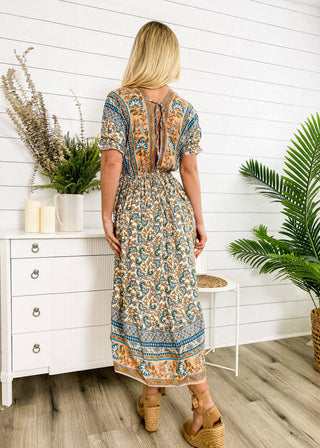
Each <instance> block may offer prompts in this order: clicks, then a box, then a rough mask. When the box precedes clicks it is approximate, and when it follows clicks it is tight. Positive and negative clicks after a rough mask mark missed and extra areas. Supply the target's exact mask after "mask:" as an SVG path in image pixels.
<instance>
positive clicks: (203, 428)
mask: <svg viewBox="0 0 320 448" xmlns="http://www.w3.org/2000/svg"><path fill="white" fill-rule="evenodd" d="M179 76H180V53H179V44H178V41H177V38H176V36H175V34H174V33H173V32H172V30H171V29H170V28H169V27H168V26H166V25H164V24H162V23H160V22H157V21H151V22H148V23H146V24H145V25H144V26H143V27H142V28H141V29H140V30H139V32H138V34H137V36H136V38H135V41H134V44H133V48H132V51H131V55H130V58H129V62H128V65H127V68H126V70H125V74H124V77H123V81H122V84H121V87H120V88H118V89H115V90H112V91H111V92H109V94H108V95H107V98H106V101H105V104H104V109H103V116H102V126H101V138H100V141H99V149H100V151H101V194H102V196H101V200H102V220H103V226H104V231H105V235H106V239H107V241H108V242H109V244H110V247H111V248H112V250H113V251H114V254H115V259H114V278H113V296H112V314H111V333H110V338H111V343H112V356H113V363H114V369H115V371H116V372H118V373H122V374H124V375H127V376H129V377H131V378H134V379H136V380H138V381H140V382H142V383H143V384H144V386H143V392H142V394H141V395H140V397H139V399H138V402H137V411H138V413H139V414H140V415H141V417H143V418H144V423H145V428H146V429H147V430H148V431H154V430H156V429H157V428H158V422H159V411H160V395H161V394H162V395H165V393H166V392H165V386H184V385H187V386H188V387H189V391H190V393H191V397H192V410H194V415H193V420H191V419H190V420H186V421H185V422H184V424H183V428H182V431H183V435H184V437H185V439H186V440H187V441H188V442H189V443H190V444H191V445H193V446H196V447H202V446H206V447H222V446H224V425H223V423H222V422H221V415H220V413H219V411H218V409H217V407H216V406H215V404H214V403H213V401H212V398H211V396H210V393H209V390H208V385H207V381H206V369H205V354H204V322H203V315H202V309H201V306H200V303H199V298H198V289H197V278H196V270H195V258H196V257H197V256H199V254H200V253H201V251H202V250H203V248H204V246H205V244H206V241H207V236H206V232H205V228H204V224H203V217H202V210H201V198H200V183H199V176H198V171H197V162H196V154H198V153H199V152H200V151H202V149H201V147H200V146H199V140H200V137H201V128H200V125H199V119H198V114H197V112H196V110H195V108H194V107H193V106H192V105H191V104H190V103H189V102H188V101H187V100H185V99H183V98H181V97H180V96H179V94H178V93H176V92H175V91H174V90H172V89H171V88H170V87H169V86H168V84H167V83H168V82H172V81H176V80H178V79H179ZM178 167H179V169H180V175H181V179H182V183H183V187H182V185H181V183H180V182H178V180H176V178H175V177H174V176H173V175H172V171H174V170H177V169H178ZM112 213H113V217H114V220H112ZM196 239H198V241H196ZM195 249H196V251H194V250H195Z"/></svg>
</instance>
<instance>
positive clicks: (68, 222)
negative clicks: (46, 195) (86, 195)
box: [53, 193, 83, 232]
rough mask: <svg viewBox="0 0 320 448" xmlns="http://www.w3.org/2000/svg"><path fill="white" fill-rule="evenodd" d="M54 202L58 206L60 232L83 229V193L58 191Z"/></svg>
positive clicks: (57, 215)
mask: <svg viewBox="0 0 320 448" xmlns="http://www.w3.org/2000/svg"><path fill="white" fill-rule="evenodd" d="M58 203H59V204H60V205H59V207H58ZM53 204H54V206H55V208H56V217H57V220H58V224H59V226H58V227H59V231H60V232H81V231H82V230H83V194H61V193H57V194H55V195H54V197H53ZM58 208H59V211H58Z"/></svg>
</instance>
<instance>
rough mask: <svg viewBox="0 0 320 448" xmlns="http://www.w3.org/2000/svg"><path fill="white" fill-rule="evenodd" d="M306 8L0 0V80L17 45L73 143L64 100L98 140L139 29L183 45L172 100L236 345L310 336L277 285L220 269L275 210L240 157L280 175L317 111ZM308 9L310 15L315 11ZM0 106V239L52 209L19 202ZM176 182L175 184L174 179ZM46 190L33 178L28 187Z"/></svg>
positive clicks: (91, 201) (318, 36)
mask: <svg viewBox="0 0 320 448" xmlns="http://www.w3.org/2000/svg"><path fill="white" fill-rule="evenodd" d="M317 3H319V7H320V0H319V2H316V0H312V2H311V1H310V2H309V4H308V2H298V1H291V2H290V1H284V0H265V1H262V0H261V1H258V0H228V1H225V0H224V1H222V0H201V1H200V0H198V1H197V0H182V1H178V0H177V1H176V0H168V1H164V0H152V1H151V0H136V1H135V2H131V1H129V0H108V2H106V1H104V0H86V1H83V0H74V1H71V0H70V1H69V0H62V1H59V0H47V1H45V2H43V1H41V0H30V1H29V2H25V1H22V0H15V1H14V2H5V1H4V0H1V1H0V20H1V35H0V48H1V52H0V71H1V73H2V74H3V73H5V72H6V71H7V69H8V68H9V67H10V66H13V65H16V62H17V61H16V59H15V57H14V53H13V49H14V48H16V49H17V50H18V51H19V52H20V53H22V52H23V51H24V50H25V49H26V48H27V47H28V46H30V45H32V46H33V47H34V48H35V49H34V50H33V51H32V52H31V54H30V55H29V59H28V61H29V62H28V63H29V66H30V72H31V75H32V78H33V81H34V82H35V84H36V86H37V88H38V89H39V90H41V91H42V92H43V94H44V98H45V102H46V105H47V107H48V110H49V111H50V112H51V113H55V114H56V115H57V116H58V118H59V121H60V123H61V125H62V127H63V130H64V131H65V132H67V130H70V132H71V134H72V133H75V132H77V133H78V132H79V122H78V112H77V108H76V106H75V103H74V98H73V96H72V93H71V90H70V89H71V88H72V89H73V90H74V91H75V93H76V94H77V96H78V97H79V99H80V101H81V103H82V111H83V114H84V117H85V125H86V135H88V136H95V135H97V134H98V133H99V131H100V122H101V114H102V108H103V104H104V100H105V96H106V93H107V92H108V91H110V90H111V89H112V88H116V87H118V86H119V85H120V80H121V76H122V74H123V71H124V68H125V66H126V62H127V58H128V56H129V52H130V49H131V46H132V43H133V40H134V37H135V35H136V33H137V31H138V29H139V28H140V27H141V26H142V25H143V24H144V23H146V22H147V21H149V20H160V21H163V22H164V23H166V24H168V25H169V26H170V27H171V28H172V29H173V30H174V32H175V33H176V34H177V36H178V39H179V42H180V45H181V59H182V76H181V80H180V81H179V83H176V84H172V85H171V87H172V88H173V89H174V90H176V91H177V92H179V93H180V95H181V96H183V97H184V98H186V99H188V100H189V101H191V102H192V103H193V104H194V106H195V107H196V109H197V110H198V112H199V116H200V123H201V125H202V129H203V139H202V147H203V153H201V155H200V156H198V165H199V171H200V176H201V189H202V204H203V211H204V216H205V223H206V228H207V233H208V243H207V247H206V250H207V265H208V268H209V270H210V272H212V273H215V274H217V275H221V276H223V275H228V276H231V277H234V278H235V279H237V280H238V281H239V283H240V286H241V338H240V340H241V342H242V343H244V342H253V341H256V340H264V339H274V338H280V337H285V336H290V335H296V334H304V333H308V332H310V318H309V313H310V310H311V308H312V303H311V301H310V299H309V298H308V296H306V294H304V293H302V292H301V291H300V290H298V289H297V288H295V287H293V286H292V285H290V284H289V283H288V282H279V281H274V279H273V278H272V277H271V276H267V275H264V276H259V275H257V273H255V272H253V271H252V270H251V269H250V268H249V267H247V266H246V265H243V264H240V263H238V262H236V261H234V260H232V259H231V257H230V256H229V254H228V253H227V251H226V245H227V244H228V243H229V242H230V241H232V240H234V239H236V238H240V237H250V235H251V233H250V229H251V228H252V227H253V226H254V225H257V224H260V223H264V224H266V225H267V226H268V228H269V229H270V231H273V232H275V233H276V232H277V230H278V229H279V227H280V224H281V220H282V218H281V214H280V212H279V210H280V208H279V206H275V205H270V204H269V203H268V202H267V200H265V199H263V198H261V197H259V196H258V195H256V194H255V193H254V191H253V190H252V189H250V188H249V187H248V186H247V185H246V184H245V183H244V182H243V181H242V179H241V178H240V176H239V174H238V169H239V166H240V165H241V163H243V162H244V161H245V160H246V159H248V158H249V157H254V158H258V159H259V160H260V161H261V162H264V163H265V164H268V165H269V166H270V167H272V168H277V169H279V170H280V169H281V168H282V166H283V154H284V151H285V149H286V146H287V144H289V142H290V139H291V138H292V136H293V133H294V132H295V131H296V129H297V128H298V126H299V124H300V123H301V122H303V121H304V120H305V119H306V117H307V116H310V113H315V112H316V111H317V110H318V105H319V104H320V88H319V86H320V82H319V81H320V76H319V73H320V57H319V53H320V8H317V7H316V6H317ZM312 4H313V5H315V6H312ZM5 107H6V102H5V99H4V96H3V94H2V93H1V97H0V144H1V150H0V227H1V228H2V229H7V228H13V229H23V226H24V201H25V199H30V198H32V199H38V198H39V199H41V200H42V201H43V204H50V203H51V200H52V195H53V192H49V191H43V192H41V191H37V192H35V193H34V194H33V195H32V196H30V194H29V189H28V185H29V182H30V176H31V173H32V166H33V165H32V159H31V157H30V156H29V153H28V152H27V151H26V150H25V148H24V147H23V145H22V144H21V143H20V141H19V138H18V137H17V134H16V132H15V130H14V128H13V126H12V124H11V122H10V120H9V118H8V116H7V114H6V112H5ZM177 177H178V178H179V175H178V173H177ZM45 182H46V179H43V178H41V177H38V178H37V181H36V183H45ZM84 208H85V212H84V215H85V226H86V227H98V226H101V212H100V192H94V193H91V194H90V195H88V196H86V197H85V201H84ZM218 307H219V309H218V313H217V323H218V329H217V338H218V341H217V345H227V344H231V343H232V342H233V329H234V327H233V322H234V318H235V308H234V299H233V296H232V294H231V293H230V295H228V294H225V295H220V296H219V300H218Z"/></svg>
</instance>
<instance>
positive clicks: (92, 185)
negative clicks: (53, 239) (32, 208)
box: [33, 132, 101, 232]
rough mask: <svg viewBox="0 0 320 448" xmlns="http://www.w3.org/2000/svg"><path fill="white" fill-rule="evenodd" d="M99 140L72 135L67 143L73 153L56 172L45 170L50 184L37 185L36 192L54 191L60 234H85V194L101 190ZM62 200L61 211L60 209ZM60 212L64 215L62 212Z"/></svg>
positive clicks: (66, 156)
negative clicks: (78, 232) (98, 174)
mask: <svg viewBox="0 0 320 448" xmlns="http://www.w3.org/2000/svg"><path fill="white" fill-rule="evenodd" d="M98 140H99V136H97V137H96V138H95V139H88V138H87V139H84V137H83V135H82V136H81V137H79V136H78V135H76V136H75V137H73V138H71V137H70V136H69V132H68V133H67V134H66V135H65V136H64V141H65V145H66V147H67V148H68V149H69V152H68V153H66V154H65V155H64V159H63V160H62V161H61V162H59V163H57V164H56V167H55V169H54V171H53V172H50V171H47V170H43V171H41V173H40V174H43V175H44V176H46V177H48V178H49V180H50V182H49V183H48V184H45V185H35V186H34V187H33V188H34V189H48V188H51V189H54V190H56V191H57V193H56V194H55V195H54V197H53V203H54V206H55V209H56V217H57V220H58V224H59V231H62V232H77V231H82V230H83V196H84V194H85V193H89V192H90V191H93V190H96V189H98V188H100V180H99V179H97V178H96V175H97V173H98V172H99V171H100V168H101V160H100V152H99V148H98ZM58 199H59V200H60V207H58ZM58 209H60V212H59V211H58Z"/></svg>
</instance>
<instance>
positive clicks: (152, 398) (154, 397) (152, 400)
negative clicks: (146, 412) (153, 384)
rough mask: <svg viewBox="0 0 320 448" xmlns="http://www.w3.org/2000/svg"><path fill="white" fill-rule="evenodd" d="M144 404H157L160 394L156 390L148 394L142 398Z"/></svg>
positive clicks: (146, 405)
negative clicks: (154, 392)
mask: <svg viewBox="0 0 320 448" xmlns="http://www.w3.org/2000/svg"><path fill="white" fill-rule="evenodd" d="M143 404H144V406H145V407H149V406H158V405H160V394H159V392H157V393H156V394H148V395H147V396H146V398H145V399H144V403H143Z"/></svg>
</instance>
